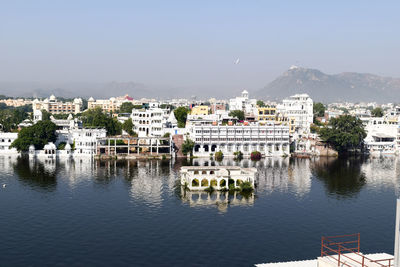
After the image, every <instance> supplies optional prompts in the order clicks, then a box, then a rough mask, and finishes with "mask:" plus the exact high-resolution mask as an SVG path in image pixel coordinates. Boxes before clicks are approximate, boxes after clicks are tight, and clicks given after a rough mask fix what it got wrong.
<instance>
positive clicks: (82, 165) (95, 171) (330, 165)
mask: <svg viewBox="0 0 400 267" xmlns="http://www.w3.org/2000/svg"><path fill="white" fill-rule="evenodd" d="M184 165H197V166H218V165H228V166H240V167H255V168H257V169H258V175H257V181H256V182H257V188H256V190H255V195H258V194H267V195H268V194H271V193H273V192H287V193H290V194H293V195H295V196H296V197H299V198H302V197H304V196H307V195H308V194H309V193H310V190H311V185H312V181H313V180H314V179H316V180H317V181H320V182H321V184H322V185H323V186H324V188H325V189H326V192H327V193H328V195H329V196H333V197H336V198H343V197H344V198H348V197H355V196H357V194H358V193H359V192H360V191H361V190H362V189H363V188H364V187H365V186H371V187H377V186H381V187H382V186H383V187H387V188H395V190H396V193H397V192H400V187H399V179H400V161H399V159H398V158H397V157H381V158H323V157H321V158H319V159H312V160H309V159H293V158H290V159H289V158H266V159H262V160H260V161H257V162H253V161H251V160H246V159H244V160H241V161H234V160H232V159H224V160H222V161H221V162H218V161H214V160H210V159H192V160H186V159H180V160H177V159H172V160H149V161H140V160H129V161H127V160H106V161H100V160H91V159H87V158H82V159H75V160H73V159H65V160H57V161H56V160H39V159H35V160H30V159H29V158H27V157H0V168H1V173H2V176H3V180H4V179H5V178H4V177H6V176H9V177H12V176H13V175H14V174H16V176H17V178H18V181H20V182H21V184H22V185H23V186H29V187H32V188H34V189H41V190H42V191H44V192H45V191H54V190H56V188H57V185H58V184H59V182H60V181H57V180H58V179H61V180H62V182H63V183H65V184H67V185H68V186H69V187H70V188H71V189H73V188H75V187H78V186H80V185H81V184H94V185H96V186H99V187H109V186H110V184H112V183H114V182H118V183H121V184H122V185H123V186H124V187H125V188H126V189H125V190H126V192H127V193H128V194H129V196H130V197H131V199H132V201H133V202H138V201H141V202H147V203H151V204H152V205H160V204H161V203H162V202H163V194H165V193H167V194H168V193H169V194H172V195H176V196H178V195H179V196H178V197H180V198H181V199H182V201H183V202H185V203H188V204H189V206H191V207H194V206H207V205H214V206H218V208H219V209H220V210H224V209H225V208H224V207H225V205H226V204H227V203H228V204H229V205H236V203H237V204H238V205H252V204H253V203H254V196H252V197H250V198H249V199H246V200H245V201H242V200H241V196H234V197H233V198H232V199H231V200H230V201H229V199H228V202H224V201H222V200H220V198H219V196H218V195H213V194H212V195H210V196H209V197H210V198H209V199H207V201H206V200H204V201H200V200H201V197H199V198H198V199H199V200H195V199H196V195H197V194H198V193H193V192H187V193H185V194H181V193H182V192H180V187H179V190H178V194H176V192H175V189H176V181H178V180H179V170H180V167H181V166H184ZM7 179H8V178H7ZM4 181H5V180H4ZM397 194H398V193H397ZM239 200H240V201H239Z"/></svg>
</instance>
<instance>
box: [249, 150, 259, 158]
mask: <svg viewBox="0 0 400 267" xmlns="http://www.w3.org/2000/svg"><path fill="white" fill-rule="evenodd" d="M250 158H251V160H260V159H261V153H260V152H258V151H253V152H251V154H250Z"/></svg>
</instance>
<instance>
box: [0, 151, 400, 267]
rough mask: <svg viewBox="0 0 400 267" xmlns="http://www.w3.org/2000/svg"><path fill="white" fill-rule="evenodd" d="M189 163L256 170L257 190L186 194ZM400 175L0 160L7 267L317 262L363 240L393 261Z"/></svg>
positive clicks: (326, 166) (363, 163)
mask: <svg viewBox="0 0 400 267" xmlns="http://www.w3.org/2000/svg"><path fill="white" fill-rule="evenodd" d="M191 164H193V165H200V166H207V165H238V166H243V167H250V166H252V167H256V168H258V181H257V182H258V183H257V188H256V190H255V192H254V193H253V194H250V195H245V196H242V195H240V194H234V195H233V194H231V195H229V194H228V195H226V196H225V195H224V196H221V195H218V193H213V194H211V195H209V194H208V193H195V192H185V191H183V190H182V189H181V187H180V186H179V185H178V183H177V181H178V180H179V169H180V167H181V166H182V165H191ZM399 173H400V161H399V159H398V158H396V157H382V158H343V159H334V158H320V159H289V158H268V159H263V160H261V161H259V162H251V161H249V160H242V161H241V162H235V161H232V160H223V161H222V162H214V161H212V160H208V159H194V160H192V161H191V162H188V161H187V160H164V161H162V160H151V161H96V160H90V159H85V158H83V159H81V160H59V161H48V162H45V161H40V160H35V161H33V160H29V159H28V158H15V157H12V158H9V157H0V184H1V185H3V184H4V185H5V187H3V186H1V187H0V211H1V215H0V238H1V242H0V251H1V253H0V265H1V266H44V265H51V266H54V265H59V266H71V265H74V266H127V265H129V266H222V265H230V266H251V265H253V264H256V263H264V262H274V261H289V260H301V259H314V258H316V257H317V256H318V255H319V253H320V242H321V236H324V235H340V234H350V233H358V232H359V233H361V250H362V252H364V253H375V252H387V253H389V254H393V246H394V223H395V204H396V203H395V202H396V198H397V196H398V195H399V189H400V186H399V185H400V183H399V179H400V175H399ZM221 197H223V198H224V199H225V201H221Z"/></svg>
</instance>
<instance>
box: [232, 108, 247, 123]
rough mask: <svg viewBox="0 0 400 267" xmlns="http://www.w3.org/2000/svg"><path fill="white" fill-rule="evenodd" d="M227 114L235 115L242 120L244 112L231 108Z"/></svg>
mask: <svg viewBox="0 0 400 267" xmlns="http://www.w3.org/2000/svg"><path fill="white" fill-rule="evenodd" d="M229 116H232V117H235V118H237V119H238V120H240V121H243V120H244V112H243V111H242V110H232V111H231V112H229Z"/></svg>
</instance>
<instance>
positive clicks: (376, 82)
mask: <svg viewBox="0 0 400 267" xmlns="http://www.w3.org/2000/svg"><path fill="white" fill-rule="evenodd" d="M296 93H307V94H309V95H310V96H311V97H312V98H313V99H314V100H315V101H322V102H326V103H329V102H335V101H349V102H360V101H376V102H392V103H393V102H395V103H396V102H400V79H397V78H390V77H381V76H378V75H373V74H369V73H355V72H344V73H340V74H333V75H329V74H325V73H323V72H321V71H319V70H316V69H307V68H300V67H296V66H292V67H290V69H289V70H288V71H286V72H284V73H283V74H282V75H281V76H279V77H278V78H276V79H275V80H274V81H272V82H270V83H269V84H268V85H267V86H265V87H264V88H263V89H261V90H258V91H256V92H255V94H256V96H257V97H260V98H263V99H282V98H285V97H288V96H290V95H293V94H296Z"/></svg>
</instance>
